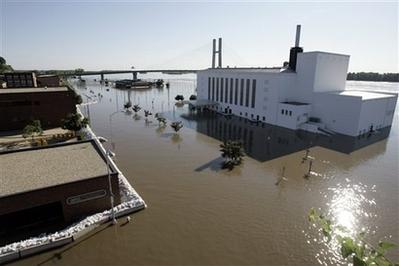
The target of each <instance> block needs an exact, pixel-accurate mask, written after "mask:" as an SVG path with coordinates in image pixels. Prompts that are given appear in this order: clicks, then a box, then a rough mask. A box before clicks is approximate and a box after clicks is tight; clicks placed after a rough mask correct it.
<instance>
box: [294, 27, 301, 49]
mask: <svg viewBox="0 0 399 266" xmlns="http://www.w3.org/2000/svg"><path fill="white" fill-rule="evenodd" d="M300 38H301V25H296V36H295V47H299V39H300Z"/></svg>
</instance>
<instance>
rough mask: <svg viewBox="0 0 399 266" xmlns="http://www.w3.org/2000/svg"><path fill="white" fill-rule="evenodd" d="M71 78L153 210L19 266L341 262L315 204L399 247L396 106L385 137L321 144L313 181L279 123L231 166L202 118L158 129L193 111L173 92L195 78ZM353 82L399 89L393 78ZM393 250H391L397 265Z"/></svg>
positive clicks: (296, 143) (191, 88)
mask: <svg viewBox="0 0 399 266" xmlns="http://www.w3.org/2000/svg"><path fill="white" fill-rule="evenodd" d="M142 78H145V76H143V77H142ZM166 78H168V77H166ZM73 84H74V85H75V87H76V89H77V91H78V92H80V93H81V94H82V98H83V100H84V101H85V102H86V101H89V102H93V101H95V102H97V103H94V104H90V105H86V106H84V107H81V110H82V112H84V113H85V114H87V115H88V116H89V117H90V121H91V126H92V128H93V130H94V131H95V132H96V133H97V135H99V136H104V137H106V138H107V139H108V140H109V143H110V144H111V146H112V150H113V151H114V152H115V153H116V157H115V162H116V164H117V165H118V167H119V168H120V169H121V170H122V172H123V173H124V174H125V176H126V177H127V178H128V179H129V181H130V182H131V184H132V185H133V186H134V188H135V189H136V190H137V192H138V193H139V194H140V195H141V196H142V197H143V199H144V200H145V202H146V203H147V205H148V208H147V209H145V210H144V211H141V212H138V213H135V214H133V215H132V216H131V217H132V222H130V223H129V224H126V225H123V226H121V224H123V222H124V219H121V220H120V221H119V224H118V225H116V226H113V227H109V228H106V229H105V230H99V231H98V233H96V234H94V235H92V236H90V237H88V238H86V239H84V240H82V241H81V242H79V243H78V244H76V245H75V244H72V245H71V246H66V247H63V248H61V249H58V250H54V251H50V252H46V253H43V254H39V255H36V256H34V257H31V258H27V259H24V260H21V261H18V262H16V263H15V265H53V264H57V265H178V264H185V265H187V264H189V265H209V264H212V265H254V264H257V265H319V264H320V263H321V264H325V265H339V264H343V262H344V261H343V260H342V259H341V256H340V254H339V253H337V250H336V249H334V247H333V248H331V245H332V244H331V243H327V242H325V241H324V240H323V239H322V238H321V237H320V235H319V234H318V233H317V229H315V228H313V227H312V226H311V225H310V224H309V222H308V219H307V214H308V212H309V210H310V209H311V208H312V207H314V208H320V210H321V211H322V212H323V213H325V214H326V215H327V216H328V217H331V218H332V219H333V221H334V223H336V224H340V225H343V226H345V227H347V228H348V229H349V233H350V234H356V233H360V232H361V231H366V238H367V239H368V241H369V242H371V243H377V242H378V240H380V239H383V238H385V237H386V238H387V239H390V241H393V242H395V243H399V225H398V220H399V204H398V203H399V198H398V197H399V177H398V107H397V108H396V113H395V116H394V124H393V127H392V129H391V132H390V135H389V138H387V139H385V140H382V141H378V142H376V143H374V144H372V145H369V146H367V147H365V148H361V149H358V150H355V151H353V152H352V153H350V154H346V153H343V152H338V151H336V150H334V149H329V148H327V146H328V145H327V144H326V145H324V146H323V145H321V144H320V145H319V144H317V145H316V144H315V143H314V142H313V145H312V146H311V147H310V152H309V156H311V157H313V158H314V161H313V168H312V172H311V176H310V177H309V178H307V179H306V178H304V175H305V173H307V171H308V166H309V165H308V161H305V162H304V163H302V159H303V157H304V156H305V149H306V148H304V147H307V146H306V145H305V146H303V145H302V144H301V143H300V139H301V136H299V137H298V135H297V134H293V135H292V136H291V135H290V134H291V133H289V132H288V133H280V131H276V132H275V133H273V134H271V136H272V138H271V139H272V141H274V142H273V143H277V144H273V145H270V146H268V147H269V149H270V150H269V155H267V156H266V155H265V156H263V157H262V159H259V158H257V157H256V156H255V155H254V156H252V157H250V156H246V157H245V159H244V163H243V164H242V165H241V166H239V167H236V168H235V169H234V170H232V171H228V170H222V169H221V167H220V162H221V160H222V159H221V156H220V151H219V144H220V143H221V142H220V140H218V138H215V137H211V136H208V135H207V134H204V132H205V131H206V130H205V131H204V132H202V133H201V132H200V131H201V130H199V127H197V126H196V125H197V124H195V123H196V122H195V121H190V119H185V121H184V123H185V126H184V127H183V128H182V129H181V130H180V131H179V133H178V134H174V132H173V130H172V128H171V127H170V126H169V125H168V126H167V127H166V128H160V127H159V126H158V122H157V121H156V119H155V118H154V114H155V113H157V112H159V113H161V112H167V117H168V118H173V117H175V119H176V120H182V118H180V115H181V114H186V113H187V110H186V109H185V108H178V107H176V106H175V100H174V97H175V96H176V95H177V94H182V95H184V97H185V99H188V98H189V96H190V95H191V94H193V93H194V92H195V87H196V84H195V79H193V78H192V76H188V77H187V78H185V75H182V76H180V77H178V78H176V79H171V80H170V88H166V87H164V88H160V89H157V88H153V89H147V90H130V91H129V90H117V89H114V88H111V87H105V86H103V85H100V83H99V82H94V81H93V80H87V82H86V85H82V84H80V85H79V84H77V82H76V81H73ZM348 86H350V87H351V88H352V89H357V88H359V89H361V88H363V87H364V88H365V89H367V90H378V89H379V88H382V89H383V90H389V91H393V92H398V91H399V89H398V84H395V83H375V82H348ZM86 88H87V89H86ZM99 94H100V95H102V96H103V97H99V96H98V95H99ZM129 100H130V101H131V102H132V103H133V104H139V105H140V106H141V107H143V109H145V110H150V111H151V112H152V113H153V115H152V116H151V117H150V118H149V120H150V121H152V122H146V121H145V117H144V112H143V111H140V112H139V115H138V116H135V115H134V113H132V114H128V113H126V112H123V105H124V104H125V103H126V102H128V101H129ZM168 122H170V120H169V121H168ZM190 123H193V124H195V125H191V124H190ZM237 123H240V122H237ZM248 127H254V126H253V125H251V126H248ZM255 127H258V126H255ZM208 131H209V130H208ZM254 132H255V131H254ZM254 134H255V135H256V133H254ZM284 134H285V135H284ZM211 135H212V134H211ZM284 136H285V137H284ZM279 137H280V138H279ZM256 141H258V140H257V139H256V136H254V138H253V143H251V144H250V145H251V146H250V147H251V148H252V149H256V148H257V147H262V145H264V144H259V145H258V142H259V141H258V142H256ZM263 141H265V142H266V141H267V140H266V139H264V140H263ZM359 141H362V140H359ZM327 142H328V141H327ZM327 142H326V143H327ZM323 143H324V142H323ZM345 145H349V144H346V143H344V144H343V146H344V147H343V149H345V148H347V149H349V150H350V149H351V148H348V147H345ZM283 146H284V147H286V148H281V147H283ZM341 146H342V145H341ZM265 149H266V148H265ZM265 149H263V148H262V151H264V150H265ZM284 149H285V150H284ZM249 153H251V154H252V153H253V154H256V152H255V151H249ZM283 168H285V172H284V177H285V178H284V179H282V180H280V179H281V177H282V169H283ZM279 180H280V181H281V182H278V181H279ZM276 183H278V184H276ZM395 251H396V252H397V249H396V250H393V252H391V253H388V254H389V257H390V258H392V259H393V260H394V261H398V260H399V254H398V253H395ZM55 254H56V255H55Z"/></svg>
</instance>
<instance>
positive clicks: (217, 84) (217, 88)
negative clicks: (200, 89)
mask: <svg viewBox="0 0 399 266" xmlns="http://www.w3.org/2000/svg"><path fill="white" fill-rule="evenodd" d="M216 101H217V102H218V101H219V78H216Z"/></svg>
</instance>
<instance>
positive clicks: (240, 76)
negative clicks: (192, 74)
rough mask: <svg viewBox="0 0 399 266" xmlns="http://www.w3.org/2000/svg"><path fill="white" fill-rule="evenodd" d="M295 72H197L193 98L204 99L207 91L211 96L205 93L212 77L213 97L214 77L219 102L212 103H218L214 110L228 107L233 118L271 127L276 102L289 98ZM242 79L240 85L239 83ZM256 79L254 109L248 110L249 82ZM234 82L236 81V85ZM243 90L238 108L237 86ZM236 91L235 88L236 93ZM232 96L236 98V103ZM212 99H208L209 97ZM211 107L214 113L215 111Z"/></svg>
mask: <svg viewBox="0 0 399 266" xmlns="http://www.w3.org/2000/svg"><path fill="white" fill-rule="evenodd" d="M295 76H296V74H295V73H279V72H260V71H254V72H244V71H241V72H240V71H238V70H234V69H230V70H219V69H214V70H213V69H208V70H204V71H200V72H198V75H197V95H198V99H208V91H209V92H210V93H211V94H212V89H210V90H208V85H209V80H208V78H209V77H210V78H211V82H210V85H211V87H212V78H214V79H215V86H214V87H215V94H216V87H217V78H219V99H218V100H216V97H215V100H214V101H215V102H218V103H219V106H218V107H216V108H217V110H218V111H224V110H225V108H230V109H231V110H232V113H233V114H234V115H237V116H241V117H245V118H248V119H257V118H259V120H260V121H262V122H267V123H270V124H275V123H276V122H277V110H278V104H279V102H280V101H285V100H287V99H288V98H289V97H288V95H289V90H290V88H291V87H292V86H293V84H295V80H296V78H295ZM221 79H224V81H223V99H222V100H221V99H220V87H221ZM226 79H227V81H228V87H227V102H226V101H225V100H226V99H225V97H226V90H225V89H226V88H225V86H226ZM231 79H233V90H232V91H231V88H230V87H231ZM242 80H243V83H242ZM247 80H249V81H250V83H249V84H250V86H249V94H248V96H249V97H248V103H249V105H248V107H247V106H246V102H247V93H246V89H247ZM254 80H256V95H255V107H254V108H253V107H252V97H253V95H252V93H253V90H252V89H253V87H252V85H253V82H254ZM236 82H238V84H237V86H236ZM242 84H243V85H244V88H243V104H242V105H241V85H242ZM236 89H238V91H237V94H236ZM231 92H232V93H233V97H232V103H230V94H231ZM236 95H237V96H238V99H237V104H235V103H236ZM210 99H211V100H212V97H211V98H210ZM216 108H215V110H216ZM258 116H259V117H258Z"/></svg>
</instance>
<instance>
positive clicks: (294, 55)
mask: <svg viewBox="0 0 399 266" xmlns="http://www.w3.org/2000/svg"><path fill="white" fill-rule="evenodd" d="M300 37H301V25H297V26H296V36H295V47H292V48H291V50H290V61H289V63H288V65H289V68H290V69H292V70H294V71H296V60H297V56H298V54H299V53H302V52H303V49H302V47H299V39H300Z"/></svg>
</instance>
